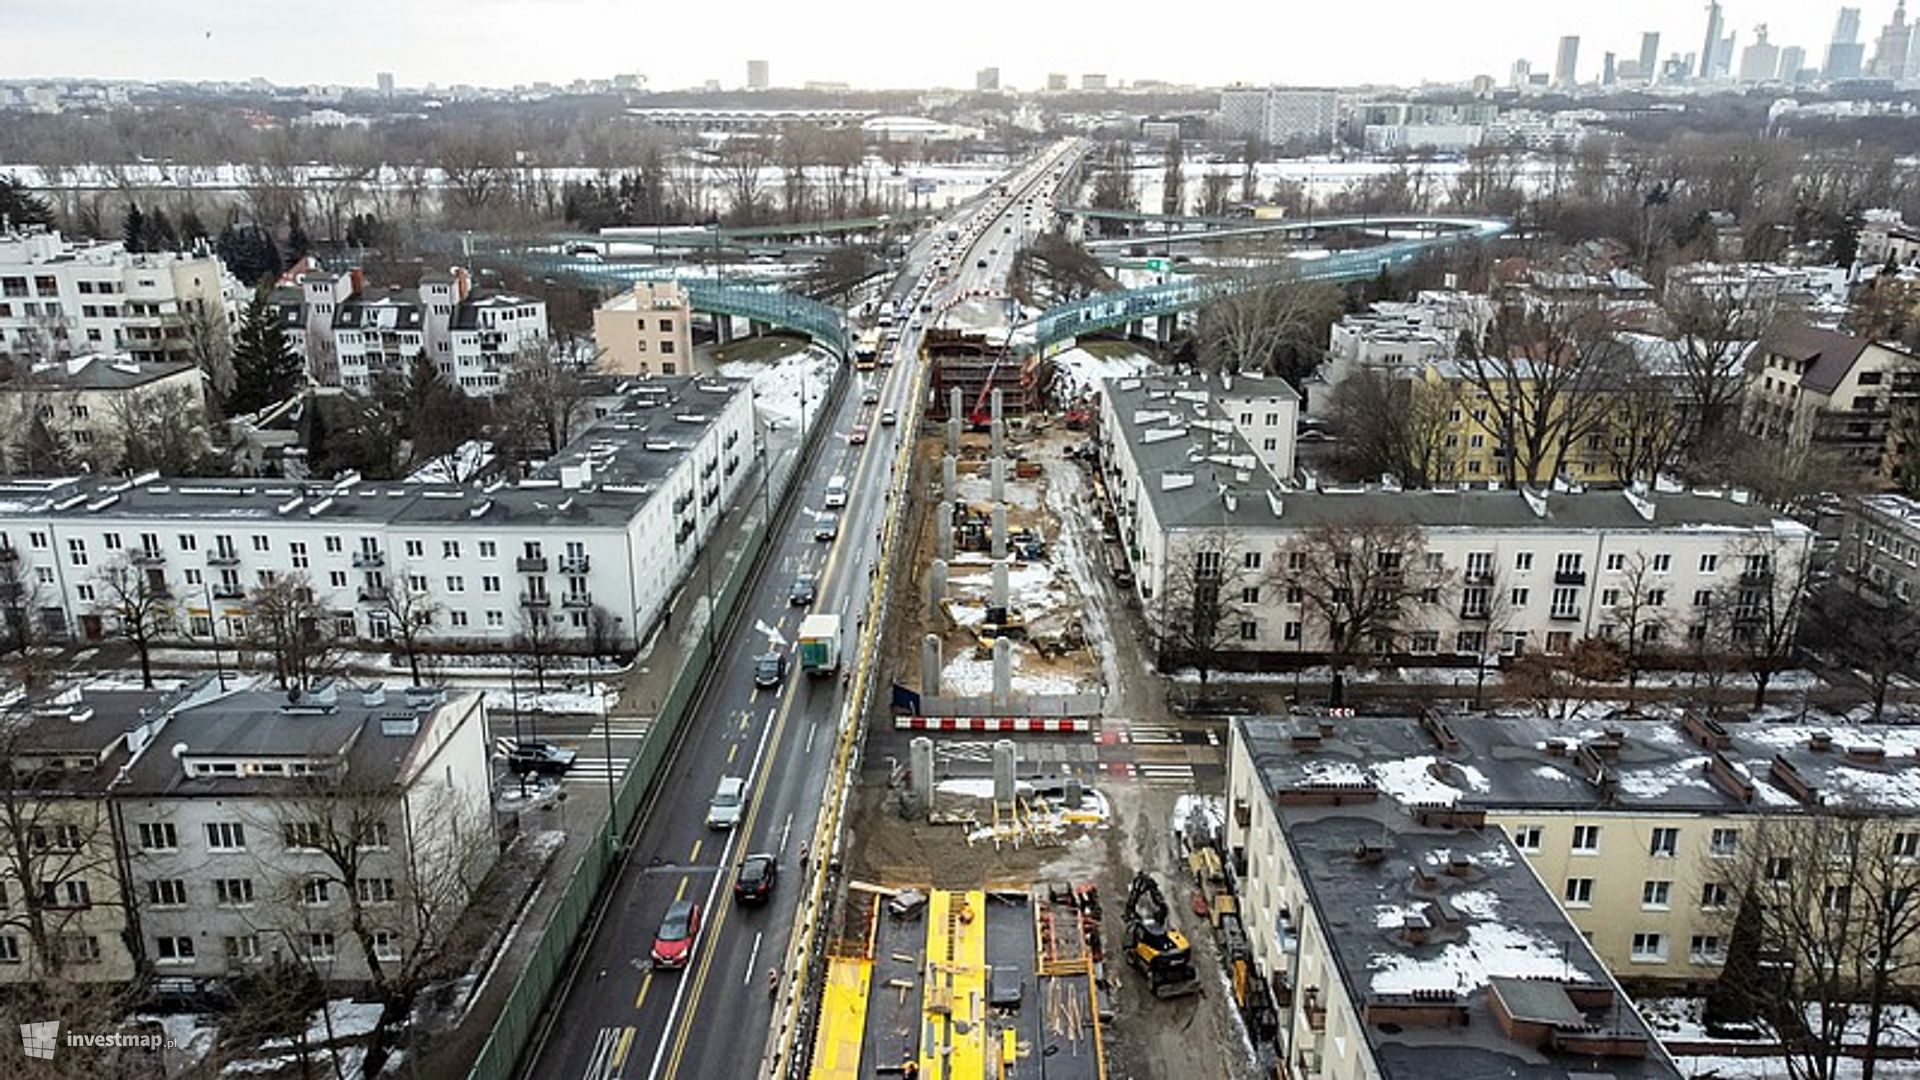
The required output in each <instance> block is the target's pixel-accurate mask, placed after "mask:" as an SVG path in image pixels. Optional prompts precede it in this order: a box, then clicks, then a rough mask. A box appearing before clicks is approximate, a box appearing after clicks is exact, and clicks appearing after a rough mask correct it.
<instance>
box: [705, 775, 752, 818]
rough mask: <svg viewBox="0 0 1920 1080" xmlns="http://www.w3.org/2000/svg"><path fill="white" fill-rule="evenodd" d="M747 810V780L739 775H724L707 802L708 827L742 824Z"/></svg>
mask: <svg viewBox="0 0 1920 1080" xmlns="http://www.w3.org/2000/svg"><path fill="white" fill-rule="evenodd" d="M746 812H747V782H746V780H745V779H743V778H741V777H738V776H723V777H721V778H720V786H719V787H717V788H715V789H714V790H713V799H712V800H711V801H710V802H708V803H707V828H709V829H731V828H733V827H734V826H735V825H738V824H740V818H741V817H742V816H744V815H745V814H746Z"/></svg>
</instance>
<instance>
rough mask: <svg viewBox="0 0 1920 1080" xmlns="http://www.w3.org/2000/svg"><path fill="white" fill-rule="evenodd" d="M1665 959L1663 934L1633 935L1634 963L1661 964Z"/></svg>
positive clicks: (1665, 947)
mask: <svg viewBox="0 0 1920 1080" xmlns="http://www.w3.org/2000/svg"><path fill="white" fill-rule="evenodd" d="M1666 960H1667V939H1666V935H1664V934H1644V933H1643V934H1635V935H1633V962H1634V963H1636V964H1663V963H1665V962H1666Z"/></svg>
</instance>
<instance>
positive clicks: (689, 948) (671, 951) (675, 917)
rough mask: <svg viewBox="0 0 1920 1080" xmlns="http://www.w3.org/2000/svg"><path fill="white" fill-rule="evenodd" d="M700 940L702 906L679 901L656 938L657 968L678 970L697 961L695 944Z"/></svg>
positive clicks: (674, 903)
mask: <svg viewBox="0 0 1920 1080" xmlns="http://www.w3.org/2000/svg"><path fill="white" fill-rule="evenodd" d="M699 937H700V905H699V904H697V903H695V902H693V901H692V900H675V901H674V902H673V904H672V905H671V906H669V907H668V908H667V914H666V917H665V918H663V919H661V920H660V929H659V931H657V932H656V933H655V934H654V935H653V966H654V967H656V968H668V969H671V970H678V969H680V968H683V967H686V966H687V962H688V961H690V960H692V959H693V943H694V941H695V940H697V939H698V938H699Z"/></svg>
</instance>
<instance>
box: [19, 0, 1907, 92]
mask: <svg viewBox="0 0 1920 1080" xmlns="http://www.w3.org/2000/svg"><path fill="white" fill-rule="evenodd" d="M1852 2H1853V3H1855V4H1856V5H1857V6H1859V7H1861V8H1862V11H1861V23H1862V34H1861V36H1862V38H1863V39H1864V40H1865V41H1866V42H1867V43H1868V49H1867V53H1868V56H1869V57H1871V55H1872V52H1873V50H1872V41H1873V40H1874V38H1875V37H1877V35H1878V33H1879V28H1880V27H1881V25H1882V24H1884V23H1885V22H1886V21H1887V20H1888V18H1889V17H1890V16H1891V14H1892V11H1893V5H1894V0H1852ZM1839 6H1840V5H1839V4H1838V3H1833V2H1829V0H1726V2H1725V4H1724V10H1725V13H1726V20H1727V26H1728V27H1729V28H1730V29H1732V30H1734V31H1736V32H1737V33H1738V36H1739V41H1738V46H1737V47H1739V48H1744V47H1745V45H1746V44H1747V43H1749V42H1751V41H1752V40H1753V28H1754V25H1755V24H1756V23H1762V22H1764V23H1767V24H1769V26H1770V28H1771V35H1770V36H1771V39H1772V41H1773V42H1774V43H1775V44H1778V45H1782V46H1785V45H1801V46H1803V47H1805V48H1806V50H1807V55H1808V57H1809V61H1808V62H1809V63H1818V61H1819V57H1820V56H1821V55H1823V53H1824V52H1825V46H1826V42H1827V39H1828V37H1829V36H1830V35H1831V33H1832V29H1833V24H1834V17H1835V14H1836V13H1837V11H1838V9H1839ZM1916 14H1920V9H1917V10H1916ZM1705 27H1706V15H1705V4H1704V2H1695V0H1607V2H1605V3H1594V2H1592V0H1340V2H1338V3H1325V2H1319V0H1293V2H1291V3H1285V2H1275V0H1265V2H1261V3H1254V2H1246V0H1218V2H1215V3H1212V4H1203V5H1202V6H1201V7H1198V8H1188V7H1186V6H1185V5H1180V4H1170V3H1166V2H1165V0H1160V2H1149V0H1106V2H1092V0H1037V2H1036V0H965V2H951V3H931V2H927V0H919V2H915V0H891V2H882V0H825V2H819V0H816V2H815V3H813V4H806V3H802V2H796V0H720V2H718V3H715V2H712V0H709V2H706V3H660V2H657V0H655V2H647V0H451V2H449V0H437V2H434V3H424V2H420V0H327V2H325V3H305V4H299V3H296V4H284V3H243V2H241V0H85V2H79V0H0V54H4V55H5V57H6V61H5V64H4V65H0V78H13V79H19V78H32V77H41V76H89V77H107V78H140V79H169V78H171V79H246V78H251V77H254V76H261V77H264V78H266V79H268V80H270V81H272V82H275V83H278V84H281V85H300V84H306V83H336V84H345V85H356V86H367V85H372V83H373V81H374V74H375V73H376V72H379V71H391V72H393V73H394V75H395V78H396V80H397V81H398V83H399V84H400V85H401V86H408V87H419V86H425V85H427V84H429V83H435V84H438V85H441V86H446V85H451V84H454V83H472V84H476V85H484V86H511V85H515V84H520V83H531V82H535V81H541V80H544V81H548V82H555V83H566V82H570V81H572V80H573V79H576V78H605V77H609V76H612V75H615V74H621V73H637V74H641V75H644V76H645V77H646V79H647V85H648V86H650V87H651V88H653V89H657V90H668V89H679V88H683V87H689V86H698V85H700V84H702V83H704V82H705V81H706V80H708V79H717V80H719V82H720V83H721V85H722V86H726V87H735V86H739V85H741V84H743V83H744V82H745V79H746V62H747V60H748V59H750V58H752V59H765V60H767V61H769V62H770V64H771V68H772V79H773V82H774V84H775V85H781V86H798V85H800V84H801V83H802V82H805V81H809V80H818V81H838V82H847V83H851V84H853V85H854V86H856V87H863V88H883V87H920V86H961V87H971V86H972V85H973V78H974V71H975V70H976V69H978V68H981V67H986V66H997V67H999V68H1000V71H1001V82H1002V84H1003V85H1009V86H1013V87H1017V88H1035V87H1038V86H1043V85H1044V83H1045V78H1046V75H1047V73H1049V72H1063V73H1066V74H1069V75H1071V76H1073V78H1074V82H1075V85H1078V78H1079V76H1080V75H1081V74H1083V73H1086V72H1098V73H1103V74H1106V75H1107V76H1109V78H1111V79H1120V80H1128V81H1131V80H1134V79H1161V80H1165V81H1169V82H1176V83H1194V84H1198V85H1203V86H1217V85H1222V84H1225V83H1229V82H1248V83H1261V84H1264V83H1279V84H1285V85H1318V86H1348V85H1356V84H1361V83H1397V84H1404V85H1412V84H1416V83H1419V82H1421V81H1442V82H1456V81H1464V80H1466V79H1469V78H1471V77H1472V76H1474V75H1477V74H1485V75H1492V76H1494V77H1495V78H1496V79H1498V80H1500V81H1501V82H1505V80H1506V77H1507V73H1508V71H1509V69H1510V68H1511V67H1512V64H1513V62H1514V60H1516V59H1518V58H1522V57H1525V58H1527V59H1529V60H1530V61H1531V62H1532V63H1533V67H1534V70H1535V71H1550V70H1551V69H1552V67H1553V60H1554V55H1555V50H1556V46H1557V43H1558V40H1559V38H1560V36H1561V35H1563V34H1577V35H1579V36H1580V38H1581V46H1580V65H1579V74H1580V77H1581V78H1582V79H1585V80H1591V79H1594V78H1596V77H1597V75H1598V72H1599V68H1600V62H1601V54H1602V53H1603V52H1604V51H1606V50H1612V51H1614V52H1615V53H1617V54H1619V56H1620V57H1621V58H1623V59H1624V58H1626V57H1629V56H1634V55H1637V53H1638V50H1639V42H1640V34H1641V32H1642V31H1645V30H1658V31H1660V32H1661V50H1660V51H1661V55H1662V57H1665V56H1667V55H1670V54H1672V53H1674V52H1682V53H1685V52H1697V51H1699V49H1700V46H1701V42H1702V40H1703V39H1704V37H1705Z"/></svg>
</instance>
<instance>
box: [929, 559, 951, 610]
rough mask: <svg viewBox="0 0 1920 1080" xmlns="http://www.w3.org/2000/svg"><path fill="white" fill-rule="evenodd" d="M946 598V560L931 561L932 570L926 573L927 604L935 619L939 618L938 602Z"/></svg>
mask: <svg viewBox="0 0 1920 1080" xmlns="http://www.w3.org/2000/svg"><path fill="white" fill-rule="evenodd" d="M946 598H947V560H945V559H935V560H933V568H932V569H931V570H928V571H927V603H928V607H929V609H930V612H931V614H932V615H933V617H934V618H935V619H938V618H939V617H940V601H942V600H945V599H946Z"/></svg>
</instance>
